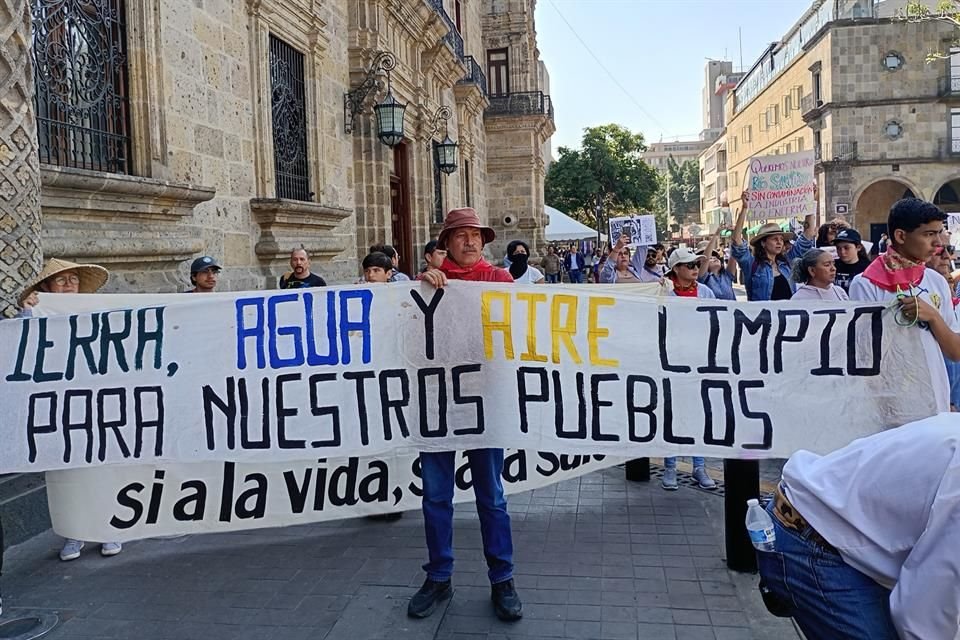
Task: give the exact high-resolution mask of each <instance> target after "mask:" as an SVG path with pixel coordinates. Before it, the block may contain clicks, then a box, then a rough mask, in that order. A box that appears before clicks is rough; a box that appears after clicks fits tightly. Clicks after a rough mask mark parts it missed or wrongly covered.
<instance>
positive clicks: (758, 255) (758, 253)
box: [750, 236, 790, 267]
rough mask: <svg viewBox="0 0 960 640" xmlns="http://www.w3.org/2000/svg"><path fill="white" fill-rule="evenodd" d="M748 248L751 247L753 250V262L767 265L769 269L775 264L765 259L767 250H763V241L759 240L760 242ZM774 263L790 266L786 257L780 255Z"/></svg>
mask: <svg viewBox="0 0 960 640" xmlns="http://www.w3.org/2000/svg"><path fill="white" fill-rule="evenodd" d="M768 237H770V236H768ZM765 239H766V238H765ZM784 244H786V238H784ZM750 246H751V247H752V250H753V259H754V260H756V261H757V262H759V263H762V264H769V265H770V266H771V267H772V266H774V264H775V263H771V262H770V260H769V258H767V250H766V249H764V248H763V240H761V241H760V242H756V243H753V244H751V245H750ZM775 262H784V263H786V264H790V261H789V260H787V258H786V256H784V255H783V254H782V253H778V254H777V257H776V259H775Z"/></svg>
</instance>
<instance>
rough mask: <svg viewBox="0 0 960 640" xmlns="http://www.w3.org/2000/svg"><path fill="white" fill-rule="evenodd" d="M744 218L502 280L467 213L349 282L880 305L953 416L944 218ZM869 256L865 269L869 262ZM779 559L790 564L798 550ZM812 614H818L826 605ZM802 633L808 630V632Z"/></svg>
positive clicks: (497, 453) (438, 579)
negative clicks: (912, 337)
mask: <svg viewBox="0 0 960 640" xmlns="http://www.w3.org/2000/svg"><path fill="white" fill-rule="evenodd" d="M742 201H743V202H748V201H749V193H746V192H745V193H744V194H743V199H742ZM747 215H748V211H747V209H746V208H742V209H741V211H740V212H739V213H738V215H737V218H736V221H735V224H734V225H733V226H732V228H729V229H727V228H721V229H717V231H716V232H715V233H714V234H713V236H712V237H710V238H709V239H707V240H704V241H702V242H700V243H699V244H698V245H696V247H688V246H686V244H680V245H679V246H674V247H668V246H664V245H660V244H656V245H651V246H632V245H631V243H630V241H629V239H628V237H627V236H626V234H623V235H621V237H620V238H618V239H617V241H616V242H615V243H613V244H612V245H608V246H607V247H605V248H603V249H601V248H599V247H596V248H594V247H592V246H589V245H588V247H587V248H583V247H581V246H580V245H578V244H572V245H548V246H546V247H544V248H543V253H542V254H541V255H540V256H537V255H535V250H536V247H531V245H530V244H529V243H527V242H526V241H524V240H522V239H513V240H511V241H510V242H509V243H508V244H507V249H506V254H505V255H504V256H503V264H504V267H498V266H495V265H494V264H492V263H491V262H488V261H487V259H486V257H485V255H484V251H485V248H488V247H489V245H490V244H491V242H493V240H494V239H495V238H496V233H495V232H494V230H493V229H492V228H490V227H488V226H486V225H484V224H483V223H482V221H481V219H480V217H479V215H478V214H477V212H476V211H475V210H473V209H471V208H462V209H454V210H452V211H450V212H449V213H448V215H447V217H446V219H445V221H444V225H443V228H442V230H441V232H440V234H439V236H438V238H437V239H436V240H432V241H430V242H429V243H427V245H426V246H425V247H424V249H423V254H422V258H423V263H422V266H421V267H420V269H419V270H418V273H416V274H405V273H403V272H402V270H401V268H400V255H399V253H398V251H397V249H396V248H395V247H392V246H390V245H387V244H377V245H374V246H372V247H370V249H369V252H368V254H367V255H365V256H364V257H363V258H362V260H361V267H362V278H361V280H360V282H362V283H366V284H369V285H373V284H387V283H392V282H398V281H404V280H410V279H411V276H413V277H415V278H416V279H418V280H420V281H422V282H424V283H426V284H427V285H430V286H433V287H444V286H446V285H447V283H448V282H450V281H453V280H466V281H481V282H496V283H503V284H508V283H519V284H541V283H542V284H545V285H550V284H559V283H561V282H563V281H564V280H566V281H568V282H569V283H571V284H586V283H590V282H592V283H599V284H628V285H629V284H633V285H638V284H647V285H649V284H659V285H660V286H661V287H662V293H663V294H664V295H667V296H670V297H678V298H695V299H711V300H736V299H737V288H738V286H737V284H738V283H742V286H743V291H744V296H743V297H745V298H746V299H747V300H748V301H782V300H795V301H803V302H805V303H810V304H818V303H821V302H824V301H827V302H837V301H845V300H864V301H876V302H884V303H888V304H890V305H891V307H892V308H894V310H895V313H897V314H898V315H897V318H898V322H901V324H904V325H908V326H914V325H916V326H918V327H920V328H922V329H923V330H924V333H923V338H922V343H923V348H924V350H925V352H926V355H927V359H928V362H929V363H930V369H931V378H932V384H933V386H934V393H935V395H936V398H937V403H938V408H939V409H941V410H942V411H947V410H951V409H952V410H956V407H957V406H960V333H958V331H960V321H958V317H957V314H956V310H955V309H956V306H957V304H958V301H960V294H958V281H960V272H957V271H954V265H955V263H954V260H955V253H954V248H953V246H952V245H951V244H950V242H949V234H948V233H947V232H946V230H945V228H944V223H945V221H946V218H947V216H946V214H945V213H944V212H943V211H941V210H940V209H939V208H938V207H937V206H935V205H933V204H931V203H928V202H925V201H921V200H917V199H914V198H908V199H904V200H900V201H898V202H897V203H895V204H894V205H893V207H892V208H891V210H890V213H889V217H888V224H887V231H886V233H885V234H884V235H883V237H882V238H881V240H880V242H878V243H876V245H871V246H870V247H869V249H868V248H867V247H866V246H865V243H864V241H863V240H862V238H861V236H860V234H859V233H858V232H857V231H856V230H855V229H853V228H851V227H850V226H849V225H848V224H846V223H845V222H844V221H843V220H840V219H837V220H833V221H830V222H828V223H826V224H823V225H821V226H819V227H817V226H816V224H815V222H814V220H815V218H816V217H817V216H818V212H813V213H811V214H810V215H809V216H807V217H806V219H805V220H804V221H803V230H802V233H800V234H799V235H796V234H794V233H793V232H790V231H785V230H784V229H782V228H781V227H780V225H778V224H776V223H767V224H763V225H762V226H760V227H759V228H758V229H757V230H756V231H755V233H753V234H752V235H751V236H750V237H749V238H747V237H745V236H744V225H745V221H746V219H747ZM724 236H728V237H729V246H727V247H724V246H723V239H724ZM871 255H873V256H875V257H873V258H872V259H871V257H870V256H871ZM222 270H223V267H222V266H221V265H220V264H219V263H218V262H217V260H216V259H215V258H213V257H211V256H203V257H200V258H197V259H196V260H194V261H193V262H192V264H191V266H190V276H189V281H190V288H189V289H188V290H187V292H188V293H209V292H213V291H215V290H216V287H217V284H218V277H219V275H220V273H221V272H222ZM107 278H108V273H107V271H106V269H104V268H102V267H100V266H98V265H91V264H76V263H72V262H68V261H65V260H61V259H57V258H51V259H50V260H49V261H48V262H47V263H46V264H45V266H44V268H43V271H42V272H41V273H40V275H39V276H38V277H37V278H36V279H35V280H34V281H33V282H32V283H30V284H29V285H28V286H27V287H26V288H25V290H24V291H23V294H22V296H21V297H20V303H21V306H22V309H23V311H22V314H21V315H22V316H23V317H29V316H30V315H31V309H32V308H33V307H34V306H36V304H37V303H38V299H37V295H36V292H38V291H40V292H46V293H92V292H95V291H97V290H98V289H100V288H101V287H102V286H103V285H104V284H105V283H106V282H107ZM277 286H278V287H279V288H280V289H297V288H304V287H323V286H326V282H325V280H324V279H323V278H322V277H321V276H320V275H318V274H316V273H314V272H313V271H312V270H311V265H310V256H309V253H308V251H307V250H306V249H304V248H303V247H299V248H296V249H294V250H293V251H292V252H291V254H290V271H288V272H286V273H284V274H283V275H282V276H281V277H280V279H279V282H278V283H277ZM467 457H468V459H469V462H470V466H471V475H472V480H473V488H474V493H475V496H476V504H477V511H478V514H479V517H480V528H481V532H482V540H483V551H484V557H485V558H486V562H487V566H488V577H489V580H490V584H491V599H492V601H493V607H494V611H495V613H496V615H497V616H498V617H500V618H501V619H503V620H516V619H519V618H520V617H521V616H522V604H521V602H520V598H519V596H518V594H517V591H516V589H515V586H514V582H513V542H512V534H511V525H510V516H509V514H508V512H507V502H506V498H505V496H504V491H503V485H502V479H501V474H502V471H503V464H504V452H503V450H502V449H478V450H474V451H469V452H467ZM420 464H421V470H422V479H423V501H422V510H423V515H424V520H425V524H424V527H425V539H426V546H427V556H428V561H427V563H426V564H425V565H424V566H423V569H424V572H425V573H426V578H425V580H424V583H423V585H422V586H421V588H420V589H419V590H418V591H417V593H416V594H415V595H414V596H413V597H412V598H411V600H410V602H409V604H408V614H409V615H410V616H412V617H426V616H429V615H430V614H431V613H432V612H433V611H434V610H435V609H436V607H437V605H438V604H439V603H440V602H442V601H444V600H446V599H448V598H449V597H450V596H451V595H452V593H453V587H452V574H453V564H454V557H453V521H454V519H453V496H454V480H455V478H454V476H455V470H456V468H455V453H454V452H422V453H421V454H420ZM692 468H693V474H692V475H693V479H694V481H695V482H696V483H697V484H699V486H700V487H702V488H705V489H712V488H715V487H716V483H715V481H714V480H713V479H712V478H711V477H710V475H709V474H708V473H707V470H706V467H705V461H704V459H703V458H700V457H694V458H693V465H692ZM661 485H662V487H663V488H664V489H666V490H675V489H677V488H678V481H677V461H676V458H666V459H665V460H664V473H663V477H662V479H661ZM785 495H786V494H785ZM784 500H786V497H784ZM779 508H780V506H779V503H778V506H777V509H779ZM774 511H775V510H774ZM774 515H776V513H775V514H774ZM392 517H399V516H392ZM778 517H779V516H778ZM781 523H784V521H783V520H782V519H781ZM789 524H790V523H784V526H788V525H789ZM0 543H2V529H0ZM83 546H84V542H83V541H79V540H66V541H65V542H64V545H63V548H62V550H61V552H60V558H61V559H62V560H64V561H68V560H73V559H75V558H77V557H79V556H80V552H81V550H82V548H83ZM120 551H121V545H120V544H119V543H115V542H104V543H102V545H101V553H102V555H104V556H111V555H115V554H117V553H119V552H120ZM783 553H784V555H785V556H786V555H787V554H788V553H791V554H794V555H798V554H799V555H802V554H804V553H808V550H807V549H803V550H800V551H789V552H787V551H784V552H783ZM798 557H799V556H798ZM0 568H2V557H0ZM824 597H826V596H824ZM793 606H794V607H796V608H797V611H795V612H794V615H795V616H796V617H798V619H800V618H802V617H803V611H801V610H800V609H802V607H800V605H799V604H798V603H796V602H795V603H794V605H793ZM824 606H829V602H827V603H825V604H824ZM809 607H812V608H815V607H814V605H809ZM887 615H889V612H888V614H887ZM841 617H842V616H841ZM810 625H812V623H808V627H807V628H808V629H813V628H814V627H813V626H810ZM801 626H803V624H801ZM811 637H813V636H811Z"/></svg>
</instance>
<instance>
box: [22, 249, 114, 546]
mask: <svg viewBox="0 0 960 640" xmlns="http://www.w3.org/2000/svg"><path fill="white" fill-rule="evenodd" d="M109 277H110V274H109V273H108V272H107V270H106V269H104V268H103V267H101V266H100V265H98V264H77V263H76V262H70V261H69V260H62V259H60V258H50V259H49V260H47V263H46V264H45V265H43V270H42V271H41V272H40V273H39V274H38V275H37V277H36V278H35V279H34V280H33V282H31V283H30V284H29V285H28V286H27V288H26V289H24V290H23V293H22V294H20V303H21V305H23V307H24V313H22V314H21V315H22V316H29V315H30V314H31V309H30V308H31V307H32V306H33V305H35V304H36V295H34V294H35V293H36V292H37V291H42V292H45V293H95V292H96V291H97V290H98V289H100V287H102V286H103V285H105V284H106V283H107V279H108V278H109ZM83 544H84V543H83V541H82V540H74V539H73V538H67V539H66V540H64V541H63V547H62V548H61V549H60V559H61V560H63V561H68V560H75V559H77V558H79V557H80V550H81V549H83ZM122 550H123V546H122V545H121V544H120V543H119V542H104V543H103V544H101V545H100V554H101V555H103V556H115V555H117V554H118V553H120V551H122Z"/></svg>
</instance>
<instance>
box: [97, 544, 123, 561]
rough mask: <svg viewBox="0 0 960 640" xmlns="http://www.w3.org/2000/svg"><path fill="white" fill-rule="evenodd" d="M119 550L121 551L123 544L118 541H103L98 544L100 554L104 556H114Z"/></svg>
mask: <svg viewBox="0 0 960 640" xmlns="http://www.w3.org/2000/svg"><path fill="white" fill-rule="evenodd" d="M121 551H123V545H121V544H120V543H119V542H104V543H103V544H102V545H100V555H102V556H103V557H105V558H108V557H110V556H115V555H117V554H118V553H120V552H121Z"/></svg>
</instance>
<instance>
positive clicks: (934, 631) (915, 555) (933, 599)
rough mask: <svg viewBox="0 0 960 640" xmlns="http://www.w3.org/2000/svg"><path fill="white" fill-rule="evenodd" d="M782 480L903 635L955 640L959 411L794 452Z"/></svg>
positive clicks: (959, 593) (959, 608)
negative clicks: (823, 450)
mask: <svg viewBox="0 0 960 640" xmlns="http://www.w3.org/2000/svg"><path fill="white" fill-rule="evenodd" d="M947 303H948V304H950V301H949V300H947ZM941 360H942V358H941ZM783 481H784V484H785V485H786V488H787V498H788V499H789V500H790V502H791V503H792V504H793V506H794V507H796V509H797V511H798V512H799V513H800V515H802V516H803V517H804V518H805V519H806V520H807V521H808V522H809V523H810V524H811V525H812V526H813V528H814V529H816V530H817V532H818V533H820V535H822V536H823V537H824V538H826V539H827V541H828V542H829V543H830V544H831V545H833V546H834V547H836V549H837V551H839V552H840V555H841V556H843V559H844V560H846V562H847V564H849V565H851V566H853V567H855V568H856V569H858V570H859V571H861V572H863V573H865V574H866V575H868V576H870V577H871V578H873V579H874V580H876V581H877V582H879V583H880V584H882V585H884V586H886V587H888V588H893V593H891V594H890V613H891V616H892V618H893V624H894V626H895V627H896V628H897V632H898V633H899V634H900V637H901V638H903V639H904V640H933V639H935V638H936V639H937V640H949V639H951V638H960V633H958V626H960V623H958V619H960V580H957V575H960V553H958V552H957V541H958V540H960V499H958V496H960V414H956V413H941V414H940V415H937V416H934V417H932V418H927V419H925V420H920V421H919V422H914V423H911V424H907V425H904V426H902V427H898V428H896V429H889V430H888V431H884V432H882V433H879V434H876V435H872V436H869V437H867V438H861V439H859V440H855V441H854V442H852V443H851V444H849V445H847V446H846V447H843V448H842V449H838V450H837V451H834V452H833V453H830V454H827V455H825V456H819V455H816V454H814V453H811V452H809V451H798V452H796V453H795V454H793V455H792V456H791V457H790V460H789V461H788V462H787V464H786V465H785V466H784V467H783Z"/></svg>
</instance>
